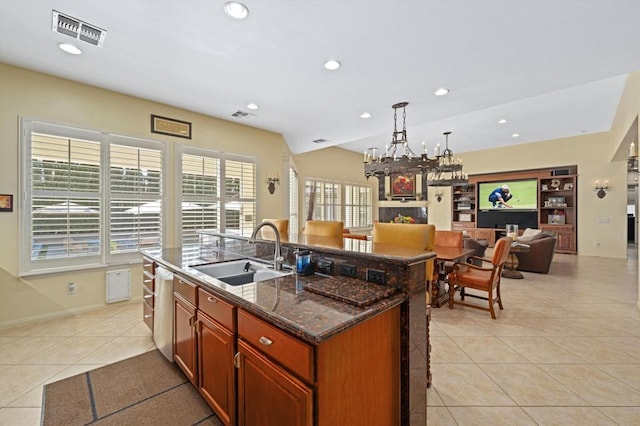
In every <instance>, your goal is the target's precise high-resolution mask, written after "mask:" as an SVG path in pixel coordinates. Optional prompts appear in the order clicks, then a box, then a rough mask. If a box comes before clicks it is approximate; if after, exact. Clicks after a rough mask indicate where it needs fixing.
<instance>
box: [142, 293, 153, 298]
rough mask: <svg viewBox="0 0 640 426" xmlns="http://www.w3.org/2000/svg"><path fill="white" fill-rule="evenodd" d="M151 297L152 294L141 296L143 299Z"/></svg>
mask: <svg viewBox="0 0 640 426" xmlns="http://www.w3.org/2000/svg"><path fill="white" fill-rule="evenodd" d="M152 297H153V294H145V295H144V296H142V298H143V299H151V298H152Z"/></svg>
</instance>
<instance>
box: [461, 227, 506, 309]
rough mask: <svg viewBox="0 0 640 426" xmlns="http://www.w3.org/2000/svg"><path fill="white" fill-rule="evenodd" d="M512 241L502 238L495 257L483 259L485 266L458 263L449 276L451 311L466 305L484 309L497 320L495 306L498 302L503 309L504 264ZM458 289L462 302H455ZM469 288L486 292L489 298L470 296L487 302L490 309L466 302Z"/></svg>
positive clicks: (496, 246)
mask: <svg viewBox="0 0 640 426" xmlns="http://www.w3.org/2000/svg"><path fill="white" fill-rule="evenodd" d="M511 242H512V239H511V238H510V237H503V238H500V239H499V240H498V241H497V242H496V245H495V246H494V248H493V256H492V257H491V259H490V260H489V259H482V260H483V266H484V265H486V266H484V267H480V266H476V265H473V264H471V263H458V262H456V263H455V264H454V266H453V272H451V273H450V274H449V309H453V305H454V304H455V305H464V306H469V307H471V308H476V309H482V310H485V311H489V312H490V313H491V318H492V319H496V313H495V311H494V310H493V305H494V304H495V303H496V302H497V303H498V306H499V307H500V309H503V306H502V298H501V296H500V279H501V275H502V268H503V266H504V262H505V261H506V260H507V256H509V250H510V249H511ZM456 288H457V289H459V290H460V300H455V292H456ZM467 288H470V289H473V290H477V291H480V292H486V294H487V296H486V297H482V296H474V295H471V294H469V295H468V296H473V297H478V298H480V299H484V300H487V301H488V302H489V307H488V308H485V307H483V306H481V305H478V304H474V303H467V302H465V300H464V298H465V296H466V293H465V290H466V289H467Z"/></svg>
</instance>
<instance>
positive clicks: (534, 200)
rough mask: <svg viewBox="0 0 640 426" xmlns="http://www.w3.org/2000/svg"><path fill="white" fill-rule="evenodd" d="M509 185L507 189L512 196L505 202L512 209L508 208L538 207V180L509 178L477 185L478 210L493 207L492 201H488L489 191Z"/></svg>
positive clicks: (533, 208)
mask: <svg viewBox="0 0 640 426" xmlns="http://www.w3.org/2000/svg"><path fill="white" fill-rule="evenodd" d="M502 185H509V191H510V192H511V194H512V195H513V197H512V198H511V199H510V200H509V201H508V202H507V203H508V204H509V205H510V206H511V207H512V209H509V210H515V209H517V210H537V209H538V180H537V179H527V180H510V181H498V182H481V183H480V184H479V185H478V210H490V209H493V208H494V207H493V203H492V202H491V201H489V196H490V195H491V193H492V192H493V191H494V190H496V189H499V188H500V187H502Z"/></svg>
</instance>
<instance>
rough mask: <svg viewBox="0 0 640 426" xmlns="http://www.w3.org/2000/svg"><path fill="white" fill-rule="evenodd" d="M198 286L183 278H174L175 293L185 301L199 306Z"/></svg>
mask: <svg viewBox="0 0 640 426" xmlns="http://www.w3.org/2000/svg"><path fill="white" fill-rule="evenodd" d="M197 288H198V287H197V286H196V285H195V284H193V283H190V282H189V281H187V280H185V279H184V278H182V277H179V276H174V277H173V291H175V292H176V293H178V294H179V295H180V296H182V297H183V298H184V299H185V300H187V301H189V302H191V304H192V305H194V306H197V305H198V303H197V291H196V290H197Z"/></svg>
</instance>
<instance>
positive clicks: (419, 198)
mask: <svg viewBox="0 0 640 426" xmlns="http://www.w3.org/2000/svg"><path fill="white" fill-rule="evenodd" d="M420 200H422V192H416V201H420Z"/></svg>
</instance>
